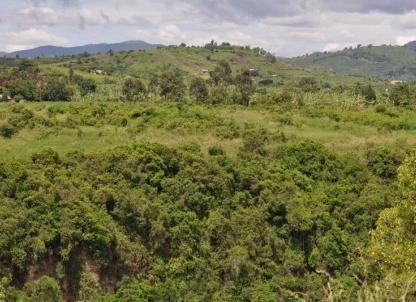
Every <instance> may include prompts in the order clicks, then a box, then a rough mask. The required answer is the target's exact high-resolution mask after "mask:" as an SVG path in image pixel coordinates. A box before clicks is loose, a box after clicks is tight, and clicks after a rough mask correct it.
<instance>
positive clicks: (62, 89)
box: [42, 78, 73, 102]
mask: <svg viewBox="0 0 416 302" xmlns="http://www.w3.org/2000/svg"><path fill="white" fill-rule="evenodd" d="M72 95H73V90H72V88H71V87H70V86H69V85H68V83H67V81H66V80H65V79H62V78H59V79H55V78H50V79H48V81H47V82H46V84H45V87H44V88H43V89H42V100H44V101H62V102H69V101H70V100H71V97H72Z"/></svg>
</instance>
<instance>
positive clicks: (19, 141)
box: [0, 103, 416, 159]
mask: <svg viewBox="0 0 416 302" xmlns="http://www.w3.org/2000/svg"><path fill="white" fill-rule="evenodd" d="M389 110H390V111H391V112H390V115H387V114H385V113H377V112H375V110H374V108H364V109H362V110H359V111H357V110H350V111H345V110H341V109H336V108H335V109H334V108H331V107H326V108H322V109H317V108H315V107H302V108H292V109H291V110H290V111H289V110H288V109H287V108H283V107H278V106H275V107H272V108H267V109H265V108H255V107H253V108H244V107H241V106H231V105H230V106H218V107H213V106H204V105H180V106H178V105H176V104H169V103H150V104H132V105H129V104H121V103H106V104H95V103H72V104H67V103H27V104H1V105H0V124H7V123H9V124H13V125H14V126H15V127H16V128H17V129H19V131H18V132H17V133H16V134H15V135H13V136H12V137H11V138H3V137H2V138H0V144H1V146H2V148H0V156H1V157H3V158H19V159H28V158H30V155H31V154H32V153H34V152H38V151H40V150H42V149H45V148H49V147H50V148H53V149H55V150H57V151H59V152H63V153H67V152H73V151H87V152H90V151H99V150H105V149H109V148H113V147H115V146H121V145H130V144H135V143H142V142H157V143H162V144H166V145H170V146H176V145H183V144H197V145H199V146H200V147H201V148H202V149H204V150H208V148H210V147H212V146H221V147H222V148H223V149H224V150H226V151H227V153H229V154H230V155H236V154H237V153H238V150H239V148H240V147H241V146H242V142H243V140H244V138H245V135H246V134H247V133H248V132H249V131H265V133H266V135H267V138H268V139H267V146H268V148H270V149H272V148H274V147H276V146H278V145H279V144H281V143H282V140H281V139H278V138H276V137H279V135H282V134H283V135H284V137H285V140H286V141H294V140H305V139H311V140H315V141H318V142H320V143H322V144H324V145H326V146H329V147H331V148H333V149H335V150H339V151H357V150H359V151H360V150H361V151H364V150H366V149H367V148H368V147H371V146H374V145H380V144H383V145H386V144H387V145H397V146H399V147H400V146H401V147H405V146H409V145H410V146H413V145H415V144H416V138H415V137H416V122H415V121H416V113H415V112H413V111H401V112H400V111H397V109H389Z"/></svg>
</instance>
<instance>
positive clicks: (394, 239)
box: [0, 45, 416, 302]
mask: <svg viewBox="0 0 416 302" xmlns="http://www.w3.org/2000/svg"><path fill="white" fill-rule="evenodd" d="M5 63H7V65H8V67H4V68H2V69H0V94H2V95H3V97H2V100H3V102H0V229H1V230H2V232H1V233H0V247H1V248H0V301H3V300H4V301H7V302H9V301H10V302H32V301H33V302H37V301H42V302H63V301H65V302H78V301H82V302H96V301H100V302H130V301H134V302H136V301H140V302H142V301H143V302H144V301H154V302H164V301H214V302H223V301H227V302H228V301H229V302H231V301H238V302H240V301H241V302H246V301H264V302H276V301H305V302H318V301H336V302H338V301H343V302H344V301H345V302H355V301H398V300H399V299H402V297H403V292H404V291H406V292H407V293H408V294H407V296H408V297H409V298H410V299H409V300H406V301H412V298H414V297H416V286H414V283H412V282H413V280H414V279H413V277H412V276H413V274H414V271H415V265H414V254H415V250H414V248H413V247H414V246H416V245H415V244H414V242H416V239H415V236H414V227H413V226H414V215H412V214H411V215H409V214H408V213H409V209H413V208H414V207H413V205H414V204H413V203H412V200H411V198H413V196H415V195H414V194H415V193H414V192H415V188H414V185H412V184H414V183H415V180H414V179H415V175H414V171H415V169H414V163H415V157H416V156H412V155H411V154H412V153H411V150H412V149H414V147H415V146H416V139H415V137H416V111H415V108H416V87H415V86H414V85H397V86H392V85H389V84H388V83H386V82H385V81H370V80H368V79H365V78H362V77H352V76H343V75H338V74H330V73H327V72H324V71H310V70H304V69H302V68H297V67H294V66H292V65H289V64H287V63H286V62H283V61H281V60H278V59H276V58H273V57H272V56H270V54H267V53H265V52H264V51H262V50H259V49H250V48H248V47H238V46H227V45H223V46H218V47H214V48H206V47H204V48H201V47H167V48H162V49H150V50H146V51H144V50H142V51H139V50H135V51H122V52H115V53H105V54H97V55H78V56H75V57H59V58H39V59H33V60H22V59H7V60H5ZM9 63H10V64H9ZM248 68H251V69H256V70H257V72H258V76H254V75H252V74H250V72H248V71H247V70H244V69H248ZM97 69H102V70H103V71H105V72H104V73H102V72H98V73H97ZM202 69H207V70H209V71H211V72H210V73H209V74H206V73H205V72H204V73H203V74H202V73H201V70H202ZM91 71H95V72H91ZM253 79H254V80H253ZM262 80H272V82H271V81H266V82H263V83H262ZM4 96H6V98H4ZM8 96H10V97H11V99H9V98H8ZM408 154H409V155H411V156H410V157H409V158H408V159H407V160H405V157H406V155H408ZM400 166H401V170H400V172H401V173H400V176H399V173H398V172H397V170H398V168H399V167H400ZM398 177H400V180H399V179H398ZM403 197H406V198H408V199H409V201H408V204H406V203H402V202H400V203H399V202H397V201H403ZM397 221H398V222H397ZM402 234H405V238H406V240H405V241H401V240H400V238H401V237H402V236H403V235H402ZM409 247H410V248H409ZM391 250H394V251H395V255H397V257H390V256H389V255H390V254H391V253H389V251H391Z"/></svg>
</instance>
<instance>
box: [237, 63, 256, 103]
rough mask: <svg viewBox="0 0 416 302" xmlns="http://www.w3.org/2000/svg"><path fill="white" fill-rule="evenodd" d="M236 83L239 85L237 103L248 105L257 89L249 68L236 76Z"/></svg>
mask: <svg viewBox="0 0 416 302" xmlns="http://www.w3.org/2000/svg"><path fill="white" fill-rule="evenodd" d="M235 85H236V86H237V89H238V92H239V95H238V98H237V100H236V102H237V104H241V105H244V106H248V105H249V102H250V96H251V95H252V94H253V93H254V91H255V90H256V88H255V86H254V83H253V80H252V79H251V76H250V72H249V71H248V70H244V71H242V72H241V73H240V74H239V75H237V76H236V78H235Z"/></svg>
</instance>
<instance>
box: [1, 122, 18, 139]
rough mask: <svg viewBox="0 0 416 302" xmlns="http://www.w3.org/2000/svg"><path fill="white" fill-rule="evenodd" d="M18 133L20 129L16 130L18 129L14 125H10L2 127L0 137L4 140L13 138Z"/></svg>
mask: <svg viewBox="0 0 416 302" xmlns="http://www.w3.org/2000/svg"><path fill="white" fill-rule="evenodd" d="M17 132H18V129H16V127H13V126H12V125H9V124H3V125H0V135H1V136H2V137H4V138H11V137H12V136H13V135H15V134H16V133H17Z"/></svg>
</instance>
